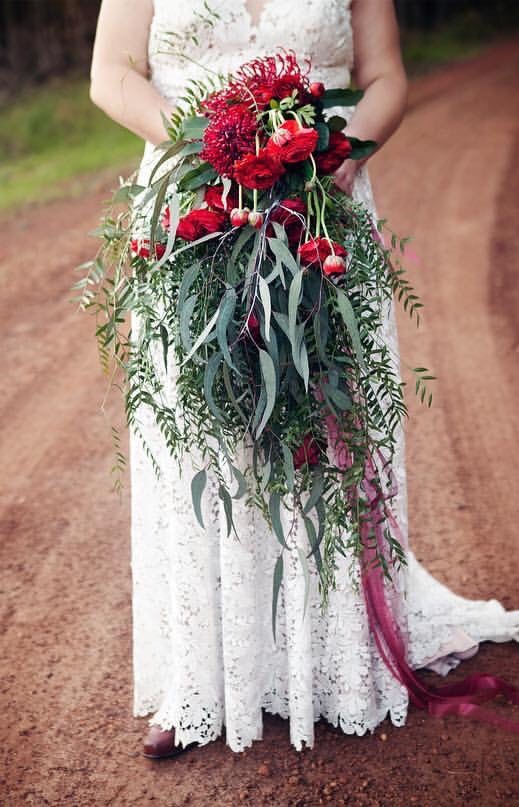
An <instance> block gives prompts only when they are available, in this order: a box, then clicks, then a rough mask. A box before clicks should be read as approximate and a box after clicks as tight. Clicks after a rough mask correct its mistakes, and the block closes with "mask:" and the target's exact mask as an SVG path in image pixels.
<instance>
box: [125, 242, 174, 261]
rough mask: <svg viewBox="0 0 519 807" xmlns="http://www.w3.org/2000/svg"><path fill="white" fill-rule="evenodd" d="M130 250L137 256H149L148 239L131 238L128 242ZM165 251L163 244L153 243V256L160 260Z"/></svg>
mask: <svg viewBox="0 0 519 807" xmlns="http://www.w3.org/2000/svg"><path fill="white" fill-rule="evenodd" d="M130 248H131V251H132V252H133V253H134V255H138V256H139V258H149V257H150V241H149V239H148V238H132V240H131V242H130ZM165 251H166V247H165V246H164V244H155V257H156V258H158V259H159V260H160V258H162V256H163V255H164V253H165Z"/></svg>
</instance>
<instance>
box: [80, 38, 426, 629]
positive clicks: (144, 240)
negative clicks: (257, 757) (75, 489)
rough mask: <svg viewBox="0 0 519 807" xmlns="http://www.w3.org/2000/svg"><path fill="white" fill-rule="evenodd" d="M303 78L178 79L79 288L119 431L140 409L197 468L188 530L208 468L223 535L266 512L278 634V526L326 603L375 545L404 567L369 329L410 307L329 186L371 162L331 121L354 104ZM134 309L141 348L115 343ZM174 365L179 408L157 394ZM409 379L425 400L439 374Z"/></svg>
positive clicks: (250, 69)
mask: <svg viewBox="0 0 519 807" xmlns="http://www.w3.org/2000/svg"><path fill="white" fill-rule="evenodd" d="M309 70H310V64H309V63H306V64H305V67H304V69H303V68H302V67H301V66H300V65H299V64H298V62H297V60H296V58H295V55H294V54H293V52H291V51H288V52H286V51H283V52H278V53H276V54H275V55H272V56H268V57H265V58H258V59H255V60H254V61H251V62H249V63H247V64H245V65H243V66H242V67H241V68H240V69H239V70H237V71H236V72H235V73H234V74H233V75H231V76H228V77H226V78H221V80H220V84H219V85H218V86H217V85H215V82H214V81H213V80H208V81H207V83H204V82H201V81H199V80H197V81H192V82H190V83H189V84H188V90H187V92H186V95H185V97H184V98H183V99H180V100H179V103H178V107H177V110H176V112H175V114H174V115H173V117H172V120H171V121H168V122H167V123H168V134H169V138H170V139H169V141H168V143H167V144H165V145H164V152H163V154H162V156H161V158H160V159H159V160H158V162H157V163H156V165H155V167H154V170H153V172H152V175H151V178H150V182H149V185H148V187H147V188H142V187H138V186H136V185H134V184H131V183H126V184H125V185H124V186H123V187H122V188H121V189H120V190H119V192H118V193H117V194H116V197H115V201H116V203H119V202H120V201H121V200H122V199H125V200H128V201H129V204H128V206H127V207H126V209H124V210H123V212H120V213H119V214H118V215H117V216H115V215H114V214H112V213H111V212H109V213H108V215H107V217H106V218H105V220H104V222H103V226H102V227H101V229H100V231H99V234H100V235H101V237H102V239H103V244H102V247H101V250H100V253H99V254H98V256H97V258H96V259H95V260H94V261H93V262H91V263H90V264H89V265H88V273H87V276H86V277H83V278H82V280H81V281H80V282H79V283H78V284H76V286H77V287H78V288H79V289H80V292H81V294H80V297H81V305H82V306H83V307H84V308H86V309H89V310H93V311H94V312H95V313H96V315H97V318H98V320H97V321H98V326H97V337H98V341H99V348H100V352H101V357H102V360H103V363H104V366H105V368H106V369H107V370H110V368H111V378H112V382H113V383H115V384H117V385H118V386H121V382H122V389H123V392H124V398H125V411H126V418H127V421H128V423H129V424H130V426H132V427H133V428H135V429H136V430H138V418H137V414H138V411H139V407H141V406H147V407H150V408H151V409H152V410H153V412H154V414H155V417H156V421H157V423H158V425H159V427H160V429H161V432H162V434H163V437H164V440H165V442H166V444H167V446H168V447H169V450H170V452H171V455H172V457H174V458H175V459H176V460H177V461H179V462H180V461H181V459H182V456H183V455H184V452H186V451H187V452H190V451H194V453H195V454H196V456H198V457H200V462H201V464H200V467H199V469H198V470H197V473H196V475H195V476H194V478H193V480H192V484H191V488H192V495H193V507H194V510H195V513H196V514H197V518H198V519H199V521H200V523H202V525H203V522H202V511H201V497H202V496H203V491H204V488H205V485H206V481H207V473H208V472H210V473H211V474H213V475H214V476H215V477H216V478H217V480H218V484H219V496H220V498H221V500H222V502H223V508H224V512H225V514H226V519H227V529H228V533H229V534H230V533H231V532H232V531H235V527H234V522H233V500H234V499H237V498H240V497H247V503H248V504H250V506H253V507H257V508H259V509H260V510H261V512H262V513H263V515H264V517H265V519H266V520H267V522H268V524H269V526H270V527H271V529H272V531H273V533H274V534H275V536H276V537H277V540H278V541H279V544H280V554H279V558H278V561H277V564H276V568H275V572H274V594H273V615H274V618H275V612H276V601H277V596H278V591H279V586H280V582H281V579H282V572H283V555H284V552H285V551H287V550H290V549H291V548H293V547H292V546H291V528H289V529H288V530H287V529H285V528H284V526H283V524H284V523H285V524H286V522H287V518H286V515H287V513H288V514H289V518H288V522H289V523H290V524H294V523H295V520H296V519H301V520H302V522H303V523H304V525H305V528H306V532H307V535H308V552H307V553H304V552H301V551H300V548H299V550H298V551H299V556H300V558H301V562H302V563H303V564H305V565H306V564H307V563H308V561H309V559H310V558H313V559H314V561H315V564H316V567H317V569H318V572H319V576H320V589H321V593H322V597H323V603H324V602H325V601H326V597H327V594H328V592H329V589H330V586H333V585H334V582H335V569H336V560H335V559H336V554H337V552H339V553H346V551H347V550H353V553H354V556H361V555H362V554H363V552H364V556H365V557H367V556H366V549H367V548H368V547H369V551H370V553H371V560H372V561H373V563H376V564H378V565H381V566H382V569H383V570H384V573H385V574H386V575H388V576H390V574H391V571H390V570H391V565H392V564H395V563H398V564H399V563H402V562H405V552H404V549H403V547H402V546H401V543H400V541H399V540H398V536H397V535H396V534H395V531H392V530H391V529H390V524H391V520H390V519H389V520H387V521H385V520H384V518H385V515H386V514H387V513H388V507H389V502H390V499H391V495H392V492H393V490H394V487H393V485H392V480H391V473H390V468H391V460H392V455H393V451H394V447H395V442H396V429H397V427H398V425H399V424H400V422H401V420H402V418H403V417H404V416H405V414H406V406H405V402H404V398H403V389H402V387H403V384H402V383H401V382H400V380H399V377H398V376H397V371H396V369H395V362H394V359H393V358H392V357H391V355H390V350H389V347H388V345H387V344H385V343H384V341H383V340H382V339H381V332H382V327H383V320H384V317H385V316H387V311H388V306H389V302H390V300H391V298H392V296H393V294H394V293H396V296H397V297H398V298H399V299H400V300H402V302H403V305H404V307H405V308H406V309H407V310H408V311H409V312H410V313H411V315H412V316H414V317H415V318H416V319H417V320H418V317H419V314H418V309H419V308H420V302H419V300H418V298H417V296H416V295H415V294H414V292H413V289H412V288H411V286H410V285H409V283H408V281H407V280H406V278H405V272H404V269H403V268H402V266H401V263H400V260H399V255H401V253H402V252H403V250H404V243H405V239H404V240H400V239H397V238H396V236H395V235H394V234H393V235H392V238H391V246H386V245H385V244H384V241H383V239H382V238H381V236H380V234H379V231H382V229H383V227H384V226H385V223H384V222H379V223H378V229H377V227H375V225H374V222H373V219H372V216H371V214H370V212H369V210H367V209H366V208H365V207H364V206H363V205H362V204H360V203H358V202H355V201H354V200H353V199H352V198H350V197H349V196H347V195H346V194H345V193H343V192H342V191H340V190H339V189H338V187H337V186H336V185H335V184H334V182H333V178H332V174H333V172H334V171H335V170H336V169H337V168H338V167H339V165H340V164H341V163H342V162H343V161H344V160H345V159H360V158H363V157H365V156H367V155H369V154H370V153H371V152H372V150H373V149H374V148H375V147H376V144H375V143H373V142H366V141H364V142H362V141H359V140H357V139H355V138H353V137H348V136H347V135H346V134H345V133H344V131H343V129H344V128H345V126H346V120H345V119H344V118H342V117H340V116H338V115H331V116H328V115H327V110H328V109H330V108H331V107H338V106H339V107H349V106H353V105H355V104H356V103H357V102H358V100H359V99H360V97H361V95H362V94H361V93H359V92H356V91H353V90H351V89H329V88H328V89H327V88H325V87H324V86H323V84H322V83H319V82H311V81H310V78H309V75H308V73H309ZM130 311H131V312H134V313H135V314H136V315H137V316H138V320H139V323H140V326H139V329H138V334H136V335H132V333H131V332H130V333H129V334H127V333H126V332H125V315H126V314H127V313H128V312H130ZM158 356H160V359H158V358H157V357H158ZM158 360H160V362H162V363H163V367H161V368H159V367H158V366H157V361H158ZM172 364H174V365H175V376H176V377H175V384H176V386H175V390H176V393H175V398H176V401H175V406H174V408H172V407H171V405H170V404H169V403H168V401H167V399H166V396H165V394H164V372H166V373H167V372H168V365H172ZM170 370H171V367H170ZM414 372H415V374H416V390H417V392H418V393H419V394H420V396H421V399H422V401H424V400H425V399H427V401H428V403H429V404H430V395H429V392H428V390H427V388H426V382H427V380H428V379H429V378H431V376H428V375H427V370H426V369H425V368H416V369H415V370H414ZM244 445H245V446H248V447H249V448H250V451H249V452H248V453H247V452H245V454H243V453H241V454H240V456H245V457H248V458H249V459H248V461H246V462H245V464H243V463H242V464H241V467H239V464H240V463H238V462H237V461H236V457H237V455H238V453H239V449H240V447H242V446H244ZM150 453H151V452H150ZM118 457H119V463H120V462H122V461H123V457H122V454H121V453H120V451H118ZM151 461H154V459H153V457H151ZM157 472H160V469H159V468H157ZM374 502H375V503H376V507H375V508H374V507H373V503H374ZM285 511H286V512H285ZM282 515H283V517H282ZM374 516H375V517H374ZM306 571H307V570H306ZM306 576H307V577H308V575H306Z"/></svg>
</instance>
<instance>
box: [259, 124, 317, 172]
mask: <svg viewBox="0 0 519 807" xmlns="http://www.w3.org/2000/svg"><path fill="white" fill-rule="evenodd" d="M318 140H319V133H318V131H317V129H312V128H309V127H307V126H300V124H299V122H298V121H296V120H287V121H285V123H282V124H281V126H279V127H278V129H276V131H275V132H274V134H273V135H271V136H270V138H269V140H268V142H267V146H266V148H267V150H268V151H269V152H271V153H272V154H275V155H277V156H278V157H279V159H280V160H282V162H284V163H299V162H302V160H306V158H307V157H309V156H310V154H311V153H312V152H313V150H314V149H315V147H316V145H317V141H318Z"/></svg>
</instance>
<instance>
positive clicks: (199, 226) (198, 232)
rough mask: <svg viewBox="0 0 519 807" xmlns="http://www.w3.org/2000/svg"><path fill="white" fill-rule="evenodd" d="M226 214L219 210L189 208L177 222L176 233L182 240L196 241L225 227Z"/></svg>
mask: <svg viewBox="0 0 519 807" xmlns="http://www.w3.org/2000/svg"><path fill="white" fill-rule="evenodd" d="M226 224H227V216H226V215H225V213H223V212H222V211H220V210H204V209H201V208H200V209H197V210H191V211H190V212H189V213H187V214H186V215H185V216H182V218H181V219H180V221H179V222H178V227H177V235H178V237H179V238H183V239H184V241H196V240H197V238H202V236H204V235H209V234H210V233H217V232H220V231H221V230H223V229H225V226H226Z"/></svg>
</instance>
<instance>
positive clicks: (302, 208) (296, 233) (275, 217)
mask: <svg viewBox="0 0 519 807" xmlns="http://www.w3.org/2000/svg"><path fill="white" fill-rule="evenodd" d="M296 214H298V215H296ZM301 216H306V204H305V203H304V202H303V200H302V199H281V201H280V203H279V206H278V207H275V208H274V210H273V211H272V213H271V214H270V216H269V222H271V221H277V222H279V224H282V225H283V227H284V228H285V232H286V234H287V238H288V243H289V244H290V246H292V247H294V246H296V245H298V244H299V241H300V240H301V236H302V234H303V231H304V228H305V223H304V221H301ZM273 235H275V231H274V228H273V226H272V225H271V224H270V223H269V225H268V227H267V236H268V237H269V238H270V237H271V236H273Z"/></svg>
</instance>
